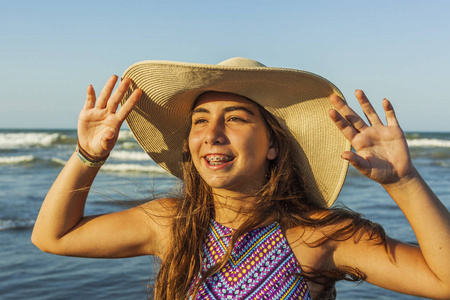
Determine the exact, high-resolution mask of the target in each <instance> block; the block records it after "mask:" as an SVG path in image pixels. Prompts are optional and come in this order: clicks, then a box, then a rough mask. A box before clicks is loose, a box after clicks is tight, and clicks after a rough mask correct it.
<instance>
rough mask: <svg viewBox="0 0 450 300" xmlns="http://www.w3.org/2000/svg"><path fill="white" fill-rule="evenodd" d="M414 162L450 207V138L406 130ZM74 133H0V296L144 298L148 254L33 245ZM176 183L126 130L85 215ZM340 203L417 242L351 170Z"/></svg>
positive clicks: (150, 272) (346, 286)
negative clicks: (70, 251) (77, 253)
mask: <svg viewBox="0 0 450 300" xmlns="http://www.w3.org/2000/svg"><path fill="white" fill-rule="evenodd" d="M407 140H408V144H409V146H410V149H411V154H412V158H413V162H414V164H415V166H416V168H417V169H418V170H419V172H420V173H421V174H422V176H423V177H424V178H425V180H426V181H427V183H428V184H429V185H430V186H431V188H432V189H433V190H434V192H435V193H436V194H437V195H438V196H439V197H440V199H441V200H442V201H443V202H444V204H445V205H446V206H447V208H449V207H450V185H449V184H448V183H449V182H450V133H445V132H444V133H423V132H418V133H408V134H407ZM76 141H77V135H76V131H74V130H0V271H1V272H0V299H31V298H32V299H146V298H147V296H148V295H147V286H148V285H151V283H152V278H154V272H155V268H156V267H155V261H154V259H153V258H152V257H135V258H126V259H87V258H75V257H62V256H56V255H52V254H47V253H43V252H41V251H40V250H38V249H37V248H36V247H35V246H33V245H32V244H31V241H30V236H31V230H32V226H33V224H34V221H35V219H36V216H37V214H38V211H39V208H40V206H41V204H42V201H43V199H44V197H45V195H46V193H47V191H48V190H49V188H50V186H51V185H52V183H53V181H54V180H55V178H56V176H57V175H58V173H59V172H60V171H61V169H62V167H63V166H64V164H65V162H66V161H67V159H68V158H69V157H70V155H71V154H72V153H73V151H74V150H75V145H76ZM177 185H178V182H177V180H175V179H174V177H172V176H170V175H168V174H167V173H166V172H165V171H164V170H163V169H161V168H160V167H159V166H158V165H157V164H155V163H154V162H153V161H152V160H151V159H150V158H149V157H148V156H147V155H146V154H145V153H144V152H143V151H142V150H141V149H140V147H139V145H138V144H137V143H136V142H135V140H134V138H133V136H132V135H131V133H130V132H129V131H126V130H123V131H121V132H120V135H119V140H118V143H117V145H116V147H115V149H114V151H113V152H112V153H111V156H110V158H109V159H108V161H107V163H106V164H105V165H104V166H103V167H102V169H101V170H100V173H99V175H98V176H97V178H96V180H95V183H94V186H93V188H92V192H91V193H90V195H89V198H88V201H87V204H86V215H91V214H101V213H108V212H113V211H118V210H122V209H126V208H128V207H131V206H133V205H134V204H135V203H136V200H141V199H145V198H146V197H148V196H152V195H159V194H161V195H163V194H164V193H166V192H168V191H171V190H172V189H173V188H174V187H176V186H177ZM338 204H340V205H346V206H348V207H350V208H351V209H353V210H356V211H358V212H360V213H362V214H364V216H365V217H367V218H369V219H371V220H372V221H375V222H378V223H380V224H381V225H382V226H383V227H384V228H385V230H386V232H387V233H388V235H389V236H391V237H393V238H396V239H399V240H402V241H404V242H407V243H412V244H417V241H416V238H415V235H414V232H413V231H412V230H411V228H410V226H409V224H408V222H407V220H406V218H405V217H404V216H403V214H402V213H401V211H400V210H399V208H398V207H397V206H396V205H395V203H394V202H393V201H392V200H391V199H390V198H389V196H388V195H387V193H386V192H385V191H384V190H383V189H382V188H381V187H380V186H379V185H378V184H377V183H374V182H372V181H370V180H368V179H366V178H365V177H364V176H362V175H360V174H359V173H358V172H357V171H356V170H355V169H353V168H350V170H349V172H348V176H347V179H346V182H345V184H344V188H343V190H342V192H341V194H340V196H339V199H338ZM338 299H415V297H411V296H406V295H401V294H397V293H394V292H390V291H386V290H383V289H381V288H378V287H375V286H373V285H370V284H368V283H362V284H360V285H355V284H354V283H338Z"/></svg>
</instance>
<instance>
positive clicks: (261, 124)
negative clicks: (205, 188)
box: [189, 92, 277, 194]
mask: <svg viewBox="0 0 450 300" xmlns="http://www.w3.org/2000/svg"><path fill="white" fill-rule="evenodd" d="M189 149H190V152H191V156H192V160H193V163H194V165H195V167H196V169H197V170H198V172H199V174H200V176H202V178H203V179H204V180H205V181H206V183H207V184H208V185H209V186H211V187H212V188H213V189H214V190H215V192H218V191H219V190H226V191H233V192H238V193H244V194H251V193H252V192H255V191H257V190H259V189H260V188H261V186H262V185H263V184H264V183H265V180H266V179H265V173H266V167H267V161H268V160H272V159H275V158H276V156H277V150H276V149H275V148H274V147H272V145H271V141H270V134H269V131H268V129H267V125H266V123H265V120H264V119H263V117H262V116H261V112H260V111H259V108H258V106H257V105H256V104H255V103H253V102H251V101H249V100H247V99H246V98H244V97H241V96H238V95H235V94H230V93H219V92H208V93H205V94H203V95H201V96H200V98H199V99H198V100H197V103H196V106H195V107H194V110H193V112H192V127H191V131H190V133H189Z"/></svg>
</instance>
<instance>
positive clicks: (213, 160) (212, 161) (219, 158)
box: [205, 155, 234, 166]
mask: <svg viewBox="0 0 450 300" xmlns="http://www.w3.org/2000/svg"><path fill="white" fill-rule="evenodd" d="M205 159H206V161H207V162H208V164H209V165H211V166H220V165H223V164H225V163H227V162H229V161H232V160H233V159H234V157H233V156H228V155H208V156H205Z"/></svg>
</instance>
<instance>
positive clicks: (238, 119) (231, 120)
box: [227, 117, 245, 122]
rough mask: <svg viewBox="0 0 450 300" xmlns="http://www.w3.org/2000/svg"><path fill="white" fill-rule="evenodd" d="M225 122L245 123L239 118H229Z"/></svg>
mask: <svg viewBox="0 0 450 300" xmlns="http://www.w3.org/2000/svg"><path fill="white" fill-rule="evenodd" d="M227 121H229V122H245V120H244V119H243V118H239V117H229V118H228V120H227Z"/></svg>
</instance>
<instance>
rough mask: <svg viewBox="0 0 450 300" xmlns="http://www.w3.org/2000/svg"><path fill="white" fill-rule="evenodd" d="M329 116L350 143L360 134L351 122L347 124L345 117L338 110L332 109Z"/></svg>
mask: <svg viewBox="0 0 450 300" xmlns="http://www.w3.org/2000/svg"><path fill="white" fill-rule="evenodd" d="M328 115H329V116H330V118H331V119H332V120H333V122H334V124H336V126H337V128H338V129H339V130H340V131H341V132H342V134H343V135H344V136H345V138H346V139H347V140H349V141H350V142H351V141H352V140H353V138H354V137H355V135H357V134H358V132H357V131H356V130H355V128H354V127H353V126H352V125H351V124H350V123H349V122H347V120H346V119H345V118H344V117H343V116H341V115H340V114H339V113H338V112H337V111H336V110H334V109H330V111H329V112H328Z"/></svg>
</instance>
